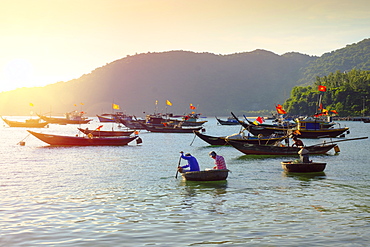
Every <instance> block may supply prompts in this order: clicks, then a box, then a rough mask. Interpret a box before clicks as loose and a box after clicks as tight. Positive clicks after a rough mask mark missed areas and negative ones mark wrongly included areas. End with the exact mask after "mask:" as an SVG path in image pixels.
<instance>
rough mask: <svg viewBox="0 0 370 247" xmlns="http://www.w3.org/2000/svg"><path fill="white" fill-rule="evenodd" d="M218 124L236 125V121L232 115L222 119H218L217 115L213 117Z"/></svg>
mask: <svg viewBox="0 0 370 247" xmlns="http://www.w3.org/2000/svg"><path fill="white" fill-rule="evenodd" d="M215 118H216V120H217V122H218V124H220V125H238V124H239V123H238V121H236V119H234V118H233V117H228V118H227V120H222V119H219V118H218V117H215Z"/></svg>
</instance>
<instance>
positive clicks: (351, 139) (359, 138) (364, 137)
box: [308, 136, 368, 147]
mask: <svg viewBox="0 0 370 247" xmlns="http://www.w3.org/2000/svg"><path fill="white" fill-rule="evenodd" d="M367 138H368V137H367V136H363V137H357V138H350V139H345V140H338V141H331V142H328V143H326V144H330V143H334V142H345V141H353V140H361V139H367ZM322 144H323V143H319V144H315V145H311V146H308V147H315V146H320V145H322Z"/></svg>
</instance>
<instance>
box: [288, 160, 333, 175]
mask: <svg viewBox="0 0 370 247" xmlns="http://www.w3.org/2000/svg"><path fill="white" fill-rule="evenodd" d="M281 167H282V168H283V169H284V171H286V172H299V173H309V172H323V171H324V170H325V167H326V163H317V162H312V163H293V162H292V161H283V162H281Z"/></svg>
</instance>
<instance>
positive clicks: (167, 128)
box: [142, 124, 203, 133]
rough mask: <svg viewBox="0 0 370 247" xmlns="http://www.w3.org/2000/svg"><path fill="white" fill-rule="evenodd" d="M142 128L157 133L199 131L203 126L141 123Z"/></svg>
mask: <svg viewBox="0 0 370 247" xmlns="http://www.w3.org/2000/svg"><path fill="white" fill-rule="evenodd" d="M142 126H143V127H144V129H146V130H147V131H150V132H159V133H193V132H194V131H199V130H201V129H203V127H201V126H200V127H182V126H176V125H174V126H155V125H150V124H142Z"/></svg>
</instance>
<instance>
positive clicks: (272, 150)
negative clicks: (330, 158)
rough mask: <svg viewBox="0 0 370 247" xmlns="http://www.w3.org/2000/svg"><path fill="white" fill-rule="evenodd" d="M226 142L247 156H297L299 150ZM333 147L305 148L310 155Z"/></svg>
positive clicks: (296, 148) (333, 145)
mask: <svg viewBox="0 0 370 247" xmlns="http://www.w3.org/2000/svg"><path fill="white" fill-rule="evenodd" d="M228 142H229V143H230V145H231V146H233V147H234V148H235V149H237V150H239V151H240V152H242V153H244V154H247V155H298V151H299V150H300V148H298V147H287V146H284V147H283V146H273V145H255V144H248V143H242V142H239V141H231V140H229V141H228ZM335 146H337V145H336V144H326V145H314V146H308V147H305V148H306V149H307V150H308V151H309V153H310V155H311V154H325V153H327V152H328V151H329V150H331V149H332V148H334V147H335Z"/></svg>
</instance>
